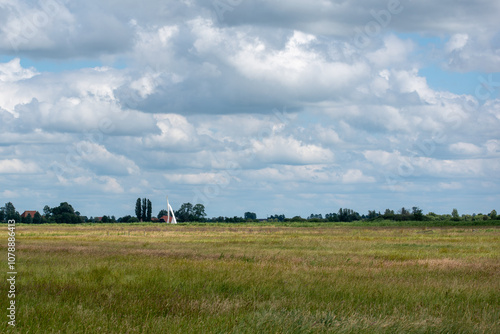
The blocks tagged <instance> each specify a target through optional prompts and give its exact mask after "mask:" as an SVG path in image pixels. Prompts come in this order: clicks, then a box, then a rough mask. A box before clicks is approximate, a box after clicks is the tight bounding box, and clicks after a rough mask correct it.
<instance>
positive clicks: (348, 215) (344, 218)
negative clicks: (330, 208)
mask: <svg viewBox="0 0 500 334" xmlns="http://www.w3.org/2000/svg"><path fill="white" fill-rule="evenodd" d="M337 216H338V218H339V221H341V222H352V221H355V220H360V219H361V216H360V215H359V213H357V212H356V211H354V210H351V209H342V208H340V209H339V213H338V214H337Z"/></svg>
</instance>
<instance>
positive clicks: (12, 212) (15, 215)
mask: <svg viewBox="0 0 500 334" xmlns="http://www.w3.org/2000/svg"><path fill="white" fill-rule="evenodd" d="M5 219H7V220H11V219H15V220H16V222H17V223H20V222H21V219H20V215H19V212H17V211H16V208H15V207H14V204H12V202H8V203H5Z"/></svg>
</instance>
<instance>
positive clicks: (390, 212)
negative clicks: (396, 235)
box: [382, 209, 395, 220]
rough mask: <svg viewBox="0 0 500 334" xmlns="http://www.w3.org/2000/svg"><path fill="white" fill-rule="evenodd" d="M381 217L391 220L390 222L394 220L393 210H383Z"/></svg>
mask: <svg viewBox="0 0 500 334" xmlns="http://www.w3.org/2000/svg"><path fill="white" fill-rule="evenodd" d="M382 217H384V219H391V220H394V218H395V214H394V210H391V209H385V212H384V214H383V215H382Z"/></svg>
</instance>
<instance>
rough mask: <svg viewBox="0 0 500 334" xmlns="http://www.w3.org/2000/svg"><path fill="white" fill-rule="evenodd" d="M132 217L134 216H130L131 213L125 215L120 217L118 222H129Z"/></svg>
mask: <svg viewBox="0 0 500 334" xmlns="http://www.w3.org/2000/svg"><path fill="white" fill-rule="evenodd" d="M130 218H132V216H130V215H127V216H123V217H120V218H118V220H117V222H119V223H128V221H129V219H130Z"/></svg>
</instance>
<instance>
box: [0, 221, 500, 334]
mask: <svg viewBox="0 0 500 334" xmlns="http://www.w3.org/2000/svg"><path fill="white" fill-rule="evenodd" d="M3 228H4V229H5V233H2V235H4V236H5V235H6V234H7V233H6V230H7V227H6V226H4V227H3ZM6 239H7V237H5V242H2V243H1V245H2V248H1V249H2V253H3V254H4V255H2V256H1V259H2V260H1V261H2V262H1V267H2V268H7V263H6V253H7V249H6V247H5V246H6V244H7V241H6ZM16 240H17V252H16V253H17V259H16V261H17V271H18V275H17V282H16V289H17V291H16V306H17V319H16V321H17V326H16V328H15V329H6V330H5V332H12V333H500V228H499V227H498V226H492V227H487V226H486V227H475V228H472V227H446V228H440V227H432V228H431V229H430V230H429V229H424V228H421V227H345V226H334V225H325V226H322V225H321V224H319V225H318V226H315V227H294V226H287V227H283V226H259V225H257V224H255V225H207V226H200V225H198V226H192V225H183V226H181V225H177V226H172V225H159V224H156V225H120V224H114V225H111V224H110V225H76V226H69V225H59V226H57V225H39V226H33V225H20V226H18V227H17V229H16ZM5 272H7V269H5ZM1 289H2V297H1V298H0V300H1V308H2V310H4V311H3V312H4V313H5V315H3V316H2V318H3V319H4V320H3V321H4V324H2V326H4V327H3V328H6V327H7V320H6V319H7V318H6V314H7V311H6V308H7V298H6V295H7V290H8V288H7V282H6V280H2V282H1Z"/></svg>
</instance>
